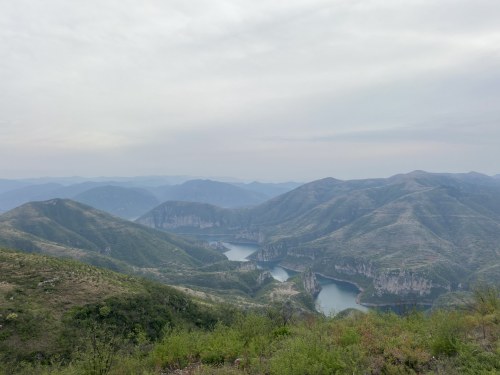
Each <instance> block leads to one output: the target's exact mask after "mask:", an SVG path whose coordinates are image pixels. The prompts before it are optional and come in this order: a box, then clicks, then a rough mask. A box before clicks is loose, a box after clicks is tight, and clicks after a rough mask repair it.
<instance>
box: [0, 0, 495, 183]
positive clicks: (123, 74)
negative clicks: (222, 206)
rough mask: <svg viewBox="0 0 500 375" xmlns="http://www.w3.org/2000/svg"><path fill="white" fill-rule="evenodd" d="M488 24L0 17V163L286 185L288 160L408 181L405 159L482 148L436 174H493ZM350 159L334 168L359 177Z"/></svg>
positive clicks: (358, 13) (15, 8) (460, 3)
mask: <svg viewBox="0 0 500 375" xmlns="http://www.w3.org/2000/svg"><path fill="white" fill-rule="evenodd" d="M499 12H500V3H499V2H498V1H496V0H478V1H476V2H473V3H472V2H470V1H467V0H453V1H452V0H443V1H440V2H435V1H431V0H412V1H407V2H401V1H396V0H371V1H361V0H359V1H352V0H349V1H348V0H332V1H323V0H307V1H306V0H293V1H275V2H268V1H247V0H245V1H243V0H236V1H234V0H232V1H229V0H214V1H211V2H206V1H201V0H196V1H190V2H186V1H180V0H179V1H169V2H164V1H159V0H148V1H139V0H122V1H118V0H105V1H99V2H98V1H86V2H67V1H63V0H47V1H44V2H39V1H34V0H18V1H15V2H1V3H0V83H1V87H2V91H1V92H0V135H1V137H0V150H2V151H0V156H2V154H3V155H5V154H7V153H16V154H23V155H27V156H26V160H25V161H24V162H23V163H19V164H18V168H17V170H18V171H19V172H18V173H35V172H36V173H42V174H50V173H51V172H50V171H51V170H57V171H64V170H67V171H68V173H71V174H78V173H82V174H83V173H91V171H92V168H93V167H94V168H95V173H92V174H117V173H116V172H115V171H117V170H118V169H120V168H122V166H123V165H128V166H130V168H132V166H133V168H134V169H133V170H130V171H129V174H143V172H146V169H147V170H148V171H149V172H150V171H151V170H150V168H155V170H156V173H163V172H168V170H167V171H163V169H162V165H161V163H159V162H158V160H159V159H162V158H163V159H164V158H168V159H169V160H170V161H171V162H172V163H171V164H173V162H174V161H175V163H176V164H175V169H176V170H178V172H176V173H181V174H189V173H193V174H200V173H199V170H200V169H202V170H203V171H205V172H207V171H208V172H207V173H211V172H209V171H210V168H214V165H217V169H218V170H217V174H222V175H227V174H231V173H236V174H237V175H235V176H236V177H245V176H246V175H248V177H249V178H258V177H259V173H260V174H262V175H266V176H272V175H276V174H280V173H281V171H285V170H287V171H289V172H287V173H290V174H291V175H285V174H284V173H283V174H282V176H283V178H288V177H291V178H296V179H300V177H301V175H302V174H305V173H306V172H307V173H309V172H310V170H311V166H310V165H309V166H306V165H305V164H304V165H303V166H302V167H301V169H295V170H294V168H292V167H289V166H288V164H291V165H295V166H297V165H302V163H300V162H298V161H297V157H296V154H297V152H299V153H300V150H298V149H297V146H298V144H301V145H302V147H303V148H304V149H307V152H308V153H310V155H308V157H307V158H306V159H307V161H308V163H319V164H321V163H322V162H324V163H325V165H319V164H318V165H317V166H315V168H314V169H315V170H316V171H317V173H318V175H316V177H322V175H320V173H321V174H322V173H325V172H326V171H329V170H330V169H329V168H330V167H331V165H332V164H331V160H330V159H329V158H328V157H325V154H327V152H326V149H325V150H323V151H322V147H319V146H318V143H325V147H326V146H328V145H329V146H330V147H331V146H332V145H336V146H338V147H339V149H342V147H343V146H342V144H344V145H345V144H349V143H351V144H363V145H364V147H363V150H371V151H372V152H374V153H375V156H374V157H373V158H372V159H374V160H375V159H377V155H380V152H381V150H382V149H384V150H386V149H387V148H390V149H392V150H394V152H393V154H394V155H396V154H397V155H398V158H400V159H401V160H405V162H404V163H399V164H398V165H394V167H393V170H394V173H397V172H402V170H398V168H400V167H402V166H403V165H404V166H408V167H409V169H421V168H423V166H422V165H421V164H422V160H421V159H420V158H417V157H416V156H415V153H411V152H408V154H407V156H406V158H405V155H404V150H405V149H406V150H409V149H410V148H409V147H408V145H410V144H412V145H413V146H412V147H411V149H412V150H426V151H423V152H427V153H429V152H431V151H429V150H430V149H432V150H434V151H432V152H438V150H437V147H434V146H432V145H436V144H440V145H441V149H443V148H445V149H446V148H447V147H450V148H451V149H453V150H454V149H455V148H456V147H475V146H479V145H483V146H484V147H486V148H487V149H488V150H489V151H486V149H485V151H484V153H480V154H483V155H484V158H482V159H481V158H480V157H479V156H480V155H475V156H474V158H471V160H474V162H473V163H472V162H471V163H469V162H467V160H465V161H464V160H463V159H459V160H456V161H455V162H454V161H453V160H449V161H447V164H446V163H443V165H442V167H443V168H444V169H447V170H448V169H450V170H451V169H459V168H460V165H459V164H458V162H461V163H463V164H462V165H464V167H465V165H466V166H467V167H471V168H473V169H477V170H479V171H485V172H492V167H491V163H490V160H491V157H500V151H495V146H497V145H496V144H495V143H496V141H495V140H496V139H499V138H498V131H497V130H496V129H497V128H498V127H497V124H498V121H499V120H500V113H499V111H498V110H497V103H498V102H499V99H500V98H499V96H500V89H499V87H500V73H499V70H498V66H499V63H500V49H499V47H498V46H499V45H500V27H499V26H498V19H497V18H498V17H497V16H496V15H497V14H499ZM287 143H288V144H287ZM294 143H295V145H294ZM402 145H403V146H402ZM368 146H369V147H368ZM359 149H360V148H356V150H358V151H357V152H358V153H359V154H356V152H354V151H353V152H348V153H344V155H348V156H349V158H348V159H346V160H345V163H347V164H349V163H350V162H351V161H352V163H354V164H355V162H356V160H361V159H362V160H365V159H366V158H365V157H364V156H363V155H364V153H365V151H363V152H361V151H359ZM498 149H500V147H498ZM107 153H108V154H107ZM388 153H389V154H390V152H388ZM96 154H98V155H99V156H100V157H101V158H106V155H110V156H111V155H112V158H111V157H108V158H107V159H108V162H107V163H104V164H103V163H99V162H98V161H93V160H94V159H95V158H94V157H93V155H96ZM255 154H258V157H256V156H255ZM181 155H182V156H183V157H181ZM197 155H201V159H203V158H204V159H205V160H210V163H211V164H208V162H207V163H205V162H203V161H201V162H200V160H199V158H197ZM34 159H37V160H43V161H44V163H45V166H44V164H43V163H39V166H38V167H37V168H31V167H30V163H29V160H34ZM68 160H71V163H69V162H68ZM271 160H274V161H271ZM380 160H382V159H380ZM383 160H384V161H385V159H383ZM91 161H92V162H91ZM12 163H14V164H15V163H16V162H15V161H12V160H10V161H9V162H6V161H0V173H1V172H2V171H5V172H4V173H5V174H7V173H8V174H11V175H12V172H11V171H12ZM200 163H201V164H203V168H200V166H199V164H200ZM354 164H353V165H354ZM79 165H84V166H85V167H81V169H78V166H79ZM153 165H154V167H153ZM242 165H245V169H243V168H239V166H242ZM75 166H76V167H75ZM146 166H148V167H146ZM51 168H53V169H51ZM75 168H76V169H75ZM13 169H16V168H13ZM23 170H24V171H25V172H22V171H23ZM337 170H338V171H339V173H341V172H342V169H340V168H339V169H337ZM352 170H353V173H352V175H353V176H354V175H356V176H362V175H363V174H364V173H368V172H371V171H372V170H373V166H367V167H363V165H361V163H360V164H359V165H358V166H357V167H356V168H352ZM37 171H38V172H37ZM124 172H127V171H126V170H125V171H124ZM335 172H336V169H331V174H333V175H335ZM251 173H255V174H252V175H251V176H250V174H251Z"/></svg>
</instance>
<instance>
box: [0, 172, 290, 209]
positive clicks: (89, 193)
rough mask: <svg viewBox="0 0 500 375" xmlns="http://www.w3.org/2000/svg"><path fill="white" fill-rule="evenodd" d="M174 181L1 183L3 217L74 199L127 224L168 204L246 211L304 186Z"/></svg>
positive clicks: (165, 178)
mask: <svg viewBox="0 0 500 375" xmlns="http://www.w3.org/2000/svg"><path fill="white" fill-rule="evenodd" d="M184 179H185V178H184ZM171 181H172V182H175V181H182V178H181V177H172V178H169V177H154V176H153V177H149V178H148V177H137V178H114V179H106V178H96V179H92V180H84V179H82V178H76V177H75V178H60V179H58V178H45V179H28V180H19V181H17V180H5V179H4V180H0V212H5V211H8V210H10V209H13V208H15V207H18V206H20V205H21V204H23V203H27V202H32V201H43V200H48V199H53V198H70V199H73V200H76V201H79V202H82V203H85V204H89V205H91V206H93V207H95V208H98V209H101V210H104V211H106V212H109V213H112V214H113V215H116V216H119V217H122V218H125V219H135V218H137V217H138V216H140V215H142V214H144V213H146V212H147V211H149V210H150V209H152V208H153V207H155V206H156V205H158V204H160V203H161V202H164V201H167V200H178V201H192V202H205V203H211V204H215V205H218V206H222V207H244V206H251V205H256V204H259V203H262V202H264V201H265V200H267V199H269V198H272V197H274V196H276V195H279V194H282V193H284V192H287V191H289V190H291V189H293V188H295V187H297V186H299V185H300V184H298V183H293V182H290V183H280V184H273V183H257V182H253V183H250V184H244V183H227V182H219V181H212V180H200V179H197V180H187V181H185V180H184V181H183V182H182V183H180V184H166V183H167V182H171Z"/></svg>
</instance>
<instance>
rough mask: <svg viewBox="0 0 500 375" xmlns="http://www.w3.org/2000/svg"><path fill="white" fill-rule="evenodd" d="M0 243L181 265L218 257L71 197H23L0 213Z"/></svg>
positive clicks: (136, 263)
mask: <svg viewBox="0 0 500 375" xmlns="http://www.w3.org/2000/svg"><path fill="white" fill-rule="evenodd" d="M0 244H2V245H4V246H10V247H13V248H16V249H20V250H24V251H29V252H45V253H51V254H54V255H66V256H71V257H76V258H85V257H87V259H88V257H89V256H90V257H92V259H101V260H102V259H104V257H106V259H108V260H109V259H111V260H117V261H120V262H123V263H126V264H128V265H131V266H137V267H162V268H166V269H184V268H186V267H187V268H190V267H194V266H200V265H203V264H206V263H210V262H213V261H218V260H222V259H224V257H223V256H222V255H221V254H219V253H217V252H215V251H213V250H211V249H208V248H204V247H201V246H199V245H197V244H195V243H191V242H188V241H186V240H183V239H180V238H178V237H176V236H173V235H169V234H167V233H163V232H159V231H156V230H153V229H149V228H146V227H144V226H141V225H138V224H134V223H130V222H128V221H126V220H122V219H119V218H116V217H114V216H112V215H110V214H107V213H104V212H102V211H98V210H96V209H93V208H91V207H89V206H86V205H83V204H81V203H77V202H74V201H71V200H62V199H53V200H49V201H45V202H32V203H27V204H25V205H23V206H21V207H18V208H16V209H14V210H11V211H9V212H7V213H5V214H3V215H1V216H0Z"/></svg>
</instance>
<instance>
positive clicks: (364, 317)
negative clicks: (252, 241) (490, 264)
mask: <svg viewBox="0 0 500 375" xmlns="http://www.w3.org/2000/svg"><path fill="white" fill-rule="evenodd" d="M0 257H1V259H0V260H1V262H0V266H1V267H2V269H1V271H2V273H1V275H2V281H1V283H0V285H1V289H0V292H1V294H0V309H1V311H0V314H1V316H0V326H1V328H0V353H1V356H2V357H1V358H0V363H1V364H2V365H1V366H0V374H1V375H7V374H9V375H10V374H18V375H21V374H22V375H25V374H26V375H27V374H30V375H32V374H35V375H49V374H52V375H63V374H66V375H71V374H73V375H74V374H101V375H104V374H114V375H127V374H130V375H132V374H134V375H135V374H149V375H153V374H155V375H165V374H200V375H201V374H269V375H275V374H276V375H280V374H284V375H287V374H294V375H295V374H296V375H303V374H311V375H313V374H318V375H322V374H360V375H361V374H471V375H472V374H497V373H499V372H500V295H499V289H497V288H495V287H491V286H482V287H481V288H478V289H476V290H475V293H474V296H473V298H471V299H470V300H467V302H466V303H465V304H464V305H463V306H462V308H461V309H459V310H435V311H433V312H431V313H428V314H424V313H421V312H416V311H414V312H410V313H408V314H406V315H404V316H398V315H394V314H392V313H376V312H370V313H366V314H365V313H361V312H358V311H355V310H346V311H343V312H341V313H340V314H338V315H337V316H336V317H333V318H332V317H324V316H320V315H318V314H307V315H304V314H298V313H297V311H296V310H294V309H293V308H292V307H291V305H290V304H289V303H287V302H286V301H285V302H283V303H279V304H273V305H270V306H269V307H267V308H265V309H247V310H245V311H242V310H235V309H230V308H226V307H224V306H216V305H212V306H206V305H205V306H204V305H200V304H197V303H195V302H193V301H192V300H191V299H189V298H187V297H186V296H185V295H183V294H182V293H179V292H176V291H173V290H172V289H170V288H168V287H165V286H161V285H157V284H153V283H150V282H146V281H144V280H140V279H136V278H132V277H129V276H124V275H119V274H116V273H113V272H110V271H106V270H101V269H98V268H95V267H91V266H88V265H83V264H79V263H77V262H73V261H65V260H60V259H53V258H49V257H44V256H39V255H26V254H20V253H15V252H10V251H4V250H2V251H1V252H0ZM75 283H79V284H80V285H81V286H82V287H85V288H86V289H85V290H83V291H82V292H81V293H78V292H76V290H77V289H76V288H74V285H73V284H75ZM72 286H73V287H72Z"/></svg>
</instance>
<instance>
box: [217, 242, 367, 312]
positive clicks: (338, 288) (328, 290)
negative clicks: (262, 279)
mask: <svg viewBox="0 0 500 375" xmlns="http://www.w3.org/2000/svg"><path fill="white" fill-rule="evenodd" d="M222 244H223V245H224V247H226V248H227V249H229V250H228V251H226V252H225V253H224V255H225V256H226V257H227V259H229V260H234V261H239V262H247V261H248V259H247V257H248V256H250V255H251V254H253V253H254V252H256V251H257V250H258V249H259V246H258V245H253V244H237V243H230V242H222ZM259 265H260V266H262V267H263V268H268V270H269V271H270V272H271V274H272V275H273V277H274V278H275V279H276V280H278V281H281V282H284V281H286V280H288V278H289V277H290V272H289V271H287V270H286V269H284V268H283V267H280V266H278V265H275V264H272V263H270V264H266V263H259ZM266 266H267V267H266ZM318 281H319V282H320V283H321V288H322V289H321V292H320V293H319V295H318V297H317V298H316V301H315V302H316V310H317V311H319V312H322V313H323V314H325V315H327V316H328V315H332V314H335V313H338V312H339V311H342V310H344V309H347V308H355V309H358V310H361V311H367V310H368V309H367V308H366V307H364V306H362V305H359V304H357V303H356V297H357V295H358V293H359V290H358V288H356V286H354V285H352V284H350V283H346V282H342V281H336V280H333V279H328V278H325V277H321V276H318Z"/></svg>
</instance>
